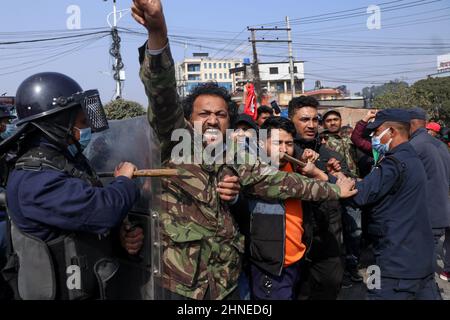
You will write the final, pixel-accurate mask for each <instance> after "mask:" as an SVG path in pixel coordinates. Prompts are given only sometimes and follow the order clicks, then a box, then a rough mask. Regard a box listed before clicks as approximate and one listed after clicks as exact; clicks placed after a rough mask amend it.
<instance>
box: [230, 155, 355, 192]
mask: <svg viewBox="0 0 450 320" xmlns="http://www.w3.org/2000/svg"><path fill="white" fill-rule="evenodd" d="M236 169H237V171H238V174H239V177H240V182H241V185H242V186H243V191H244V193H246V194H249V195H253V196H257V197H261V198H263V199H268V200H270V199H278V200H285V199H289V198H297V199H301V200H305V201H325V200H338V199H340V198H347V197H351V196H353V195H355V194H356V193H357V191H356V190H352V189H353V186H350V185H349V184H347V183H342V182H341V183H339V185H334V184H330V183H327V182H323V181H319V180H314V179H309V178H306V177H304V176H302V175H300V174H297V173H289V172H283V171H275V172H274V171H272V172H270V169H269V167H268V166H267V165H264V164H262V163H261V162H259V161H256V163H255V164H254V165H250V164H243V165H239V166H237V168H236Z"/></svg>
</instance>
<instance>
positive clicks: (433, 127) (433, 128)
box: [426, 122, 441, 138]
mask: <svg viewBox="0 0 450 320" xmlns="http://www.w3.org/2000/svg"><path fill="white" fill-rule="evenodd" d="M426 128H427V130H428V134H429V135H430V136H432V137H434V138H436V137H437V136H438V135H439V133H440V131H441V125H440V124H439V123H436V122H429V123H428V124H427V126H426Z"/></svg>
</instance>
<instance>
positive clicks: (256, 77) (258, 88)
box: [249, 28, 262, 102]
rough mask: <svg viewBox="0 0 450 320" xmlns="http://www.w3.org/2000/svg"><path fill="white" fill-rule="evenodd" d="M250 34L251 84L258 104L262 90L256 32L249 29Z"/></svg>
mask: <svg viewBox="0 0 450 320" xmlns="http://www.w3.org/2000/svg"><path fill="white" fill-rule="evenodd" d="M249 30H250V31H251V33H252V40H251V42H252V48H253V82H254V85H255V91H256V97H257V100H258V102H261V96H262V90H261V78H260V76H259V62H258V53H257V51H256V30H254V29H250V28H249Z"/></svg>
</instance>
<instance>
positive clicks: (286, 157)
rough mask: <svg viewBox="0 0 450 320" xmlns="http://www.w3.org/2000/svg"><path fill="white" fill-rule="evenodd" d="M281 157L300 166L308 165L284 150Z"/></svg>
mask: <svg viewBox="0 0 450 320" xmlns="http://www.w3.org/2000/svg"><path fill="white" fill-rule="evenodd" d="M280 159H286V160H287V161H289V162H290V163H293V164H296V165H298V166H299V167H300V168H304V167H306V163H304V162H303V161H300V160H298V159H295V158H294V157H291V156H289V155H287V154H286V153H284V152H282V153H281V154H280Z"/></svg>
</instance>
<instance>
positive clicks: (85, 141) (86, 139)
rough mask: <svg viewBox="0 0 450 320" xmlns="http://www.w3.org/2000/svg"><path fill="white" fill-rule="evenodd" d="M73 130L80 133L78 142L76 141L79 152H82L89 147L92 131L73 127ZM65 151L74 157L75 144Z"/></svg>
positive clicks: (76, 151)
mask: <svg viewBox="0 0 450 320" xmlns="http://www.w3.org/2000/svg"><path fill="white" fill-rule="evenodd" d="M75 129H77V130H78V131H80V140H78V143H79V144H80V147H81V151H84V150H85V149H86V148H87V146H88V145H89V143H90V142H91V138H92V129H91V128H85V129H79V128H77V127H75ZM67 150H68V151H69V152H70V154H71V155H72V156H74V157H75V155H76V154H77V153H78V149H77V146H76V145H75V144H71V145H69V146H68V147H67Z"/></svg>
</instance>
